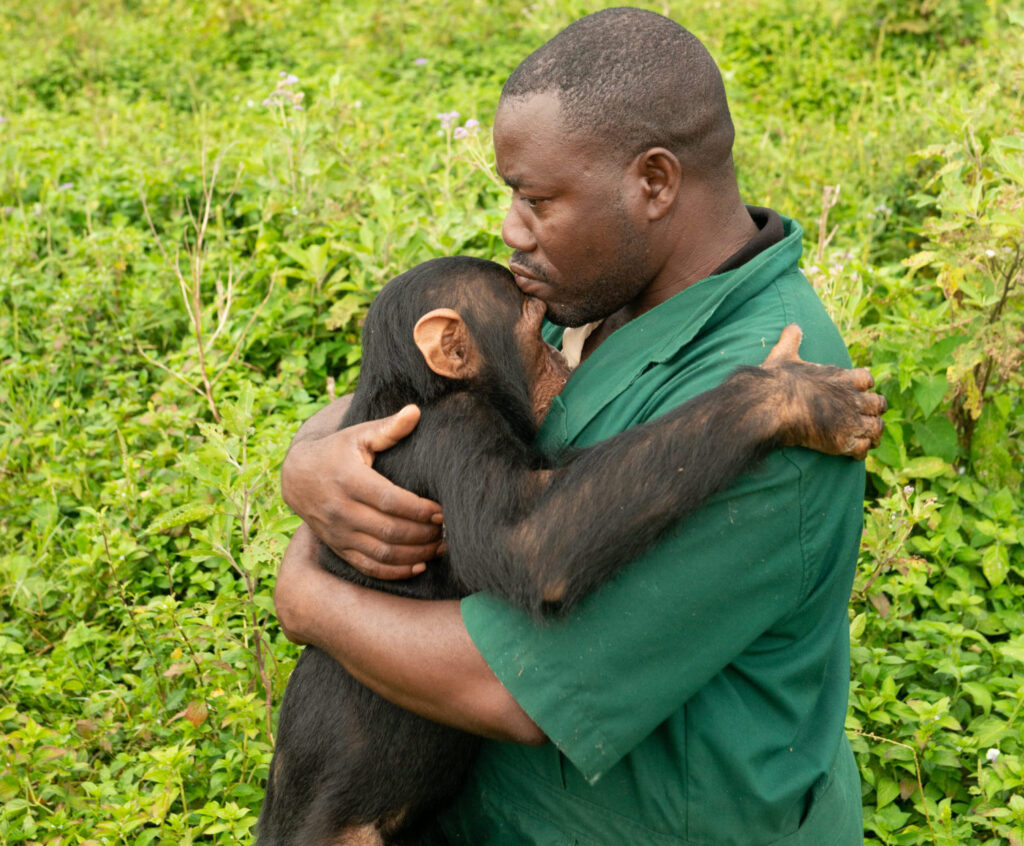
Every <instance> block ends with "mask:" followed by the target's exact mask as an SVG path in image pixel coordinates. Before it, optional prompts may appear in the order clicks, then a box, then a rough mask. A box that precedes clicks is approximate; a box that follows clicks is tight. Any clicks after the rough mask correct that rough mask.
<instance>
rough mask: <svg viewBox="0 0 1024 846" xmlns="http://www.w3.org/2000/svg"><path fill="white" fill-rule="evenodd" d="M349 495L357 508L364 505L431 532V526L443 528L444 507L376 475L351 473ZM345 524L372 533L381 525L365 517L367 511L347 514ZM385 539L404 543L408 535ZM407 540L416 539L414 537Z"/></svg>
mask: <svg viewBox="0 0 1024 846" xmlns="http://www.w3.org/2000/svg"><path fill="white" fill-rule="evenodd" d="M347 493H348V495H349V496H350V497H351V498H352V500H353V501H354V502H355V504H356V505H358V504H359V503H362V504H363V505H366V506H369V507H370V508H371V509H373V510H375V511H378V512H381V513H383V514H385V515H387V516H390V517H395V518H397V519H399V520H409V521H412V522H415V523H422V524H424V528H425V529H426V530H428V531H429V530H430V529H431V527H432V526H434V527H437V526H440V524H441V523H442V522H443V520H442V518H441V506H440V505H438V504H437V503H436V502H434V501H433V500H429V499H424V498H423V497H421V496H417V495H416V494H414V493H412V491H407V490H405V488H400V487H399V486H398V485H396V484H394V483H393V482H390V481H388V480H387V479H385V478H384V477H383V476H381V475H378V474H377V473H369V472H364V473H360V474H358V475H357V474H352V476H351V477H350V478H349V479H348V481H347ZM345 522H346V523H347V524H348V525H349V526H352V527H353V528H356V529H359V530H361V531H365V532H373V531H375V530H377V529H376V528H375V526H376V525H377V524H379V523H380V520H379V517H378V519H377V520H376V521H372V520H371V519H369V518H367V517H366V515H365V513H364V512H362V511H359V510H356V511H352V512H348V513H346V514H345ZM360 522H362V525H360ZM383 530H384V531H385V532H388V531H392V532H394V529H391V528H388V527H383ZM384 539H385V540H405V539H407V536H405V535H401V534H394V533H393V534H389V535H387V536H386V537H384ZM408 539H410V540H416V538H415V537H411V538H408Z"/></svg>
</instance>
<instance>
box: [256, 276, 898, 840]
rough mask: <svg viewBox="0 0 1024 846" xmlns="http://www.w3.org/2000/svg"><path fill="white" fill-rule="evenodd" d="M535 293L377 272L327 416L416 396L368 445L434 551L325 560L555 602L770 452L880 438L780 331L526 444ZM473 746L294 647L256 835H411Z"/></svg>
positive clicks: (855, 391)
mask: <svg viewBox="0 0 1024 846" xmlns="http://www.w3.org/2000/svg"><path fill="white" fill-rule="evenodd" d="M543 316H544V306H543V304H542V303H541V302H540V301H539V300H536V299H532V298H527V297H524V296H523V295H522V294H521V293H520V292H519V290H518V289H517V288H516V286H515V283H514V281H513V279H512V276H511V275H510V274H509V272H508V271H507V270H505V269H504V268H503V267H500V266H499V265H496V264H493V263H491V262H487V261H483V260H479V259H472V258H465V257H457V258H441V259H434V260H432V261H428V262H425V263H424V264H421V265H419V266H418V267H415V268H413V269H412V270H410V271H408V272H406V273H403V274H401V275H400V276H398V277H396V278H395V279H393V280H392V281H391V282H389V283H388V284H387V285H386V286H385V287H384V289H383V290H382V291H381V292H380V294H379V295H378V297H377V299H376V301H375V302H374V303H373V305H372V306H371V308H370V311H369V313H368V315H367V317H366V323H365V325H364V327H363V365H362V375H361V376H360V380H359V386H358V388H357V389H356V392H355V395H354V396H353V400H352V405H351V407H350V409H349V411H348V413H347V415H346V417H345V420H344V421H343V425H346V426H347V425H350V424H354V423H359V422H362V421H365V420H371V419H375V418H379V417H384V416H387V415H390V414H393V413H395V412H396V411H398V410H399V409H400V408H402V407H403V406H405V405H407V404H409V403H415V404H417V405H419V406H420V408H421V409H422V416H421V418H420V421H419V424H418V426H417V428H416V430H415V432H414V433H413V434H412V435H411V436H410V437H408V438H406V439H405V440H403V441H402V442H401V443H399V444H398V445H397V446H395V447H394V448H392V449H390V450H388V451H386V452H384V453H382V454H380V455H378V456H377V458H376V462H375V467H376V468H377V469H379V470H380V471H381V472H382V473H383V474H384V475H385V476H387V477H389V478H390V479H391V480H392V481H394V482H396V483H397V484H399V485H401V486H402V487H404V488H407V489H409V490H412V491H414V492H416V493H418V494H420V495H421V496H425V497H428V498H430V499H433V500H436V501H437V502H439V503H441V506H442V508H443V510H444V515H445V531H446V535H445V536H446V540H447V543H448V550H449V551H448V553H447V555H445V556H444V557H442V558H440V559H438V560H436V561H434V562H432V563H431V565H430V566H429V567H428V568H427V570H426V572H424V573H422V574H420V575H418V576H416V577H415V578H412V579H409V580H407V581H405V582H383V581H377V580H375V579H370V578H367V577H365V576H363V575H361V574H360V573H358V572H356V571H355V570H354V569H352V568H351V567H349V566H348V565H347V564H346V563H345V562H343V561H341V560H340V559H339V558H337V557H336V556H335V555H334V554H333V553H332V552H331V551H330V550H329V549H328V548H327V547H326V546H324V547H322V551H321V559H320V561H321V564H322V565H323V566H324V567H325V568H327V569H328V570H330V571H331V572H332V573H334V574H336V575H338V576H341V577H343V578H346V579H350V580H352V581H354V582H357V583H360V584H363V585H369V586H372V587H375V588H378V589H380V590H385V591H390V592H394V593H401V594H404V595H406V596H413V597H419V598H423V599H441V598H454V597H459V596H463V595H465V594H467V593H469V592H473V591H491V592H493V593H496V594H499V595H501V596H503V597H505V598H506V599H507V600H508V601H509V602H512V603H514V604H515V605H517V606H519V607H521V608H522V609H524V610H525V611H526V612H528V613H529V614H531V615H533V616H534V617H536V618H538V619H539V618H541V617H542V616H543V615H544V614H545V613H549V612H556V613H565V612H566V611H567V610H568V609H569V608H571V606H572V605H573V603H575V602H576V601H578V600H579V599H580V598H581V597H582V596H584V595H585V594H587V593H588V592H590V591H592V590H594V589H595V588H597V587H598V586H599V585H600V584H601V583H602V582H604V581H606V580H607V579H608V578H610V577H611V576H612V575H613V574H614V573H615V572H616V570H618V569H619V568H620V567H622V566H624V565H626V564H627V563H628V562H629V561H630V560H631V559H632V558H634V557H635V556H637V555H638V554H640V553H641V552H642V551H643V550H644V549H646V548H647V547H648V546H650V545H651V544H652V543H654V542H655V541H656V540H657V539H658V538H659V536H660V535H661V534H662V533H663V532H664V531H665V530H667V529H668V528H669V527H671V526H672V525H674V524H675V523H677V522H678V521H679V520H680V519H681V518H682V517H683V516H684V515H685V514H687V513H688V512H690V511H692V510H694V509H695V508H696V507H698V506H699V505H700V504H701V503H702V502H704V501H705V500H706V499H707V498H708V497H709V496H711V495H712V494H714V493H715V492H717V491H719V490H721V489H722V488H723V487H725V486H726V485H727V484H728V483H729V482H730V481H731V480H733V479H734V478H735V477H736V476H737V475H738V474H739V473H740V472H742V471H743V470H745V469H747V468H750V467H751V465H752V464H754V463H755V462H756V461H757V460H758V459H759V458H761V457H763V456H764V455H765V454H767V452H768V451H770V450H772V449H774V448H776V447H779V446H784V445H798V446H806V447H810V448H812V449H816V450H819V451H822V452H828V453H832V454H846V455H853V456H855V457H858V458H863V456H864V455H865V454H866V452H867V450H868V448H869V446H870V445H871V444H874V443H877V440H878V437H879V436H880V434H881V420H880V415H881V413H882V412H883V411H884V409H885V400H884V399H882V397H880V396H878V395H876V394H872V393H867V390H868V388H870V386H871V376H870V374H868V373H867V372H866V371H863V370H860V371H857V370H854V371H845V370H842V369H840V368H836V367H826V366H819V365H813V364H805V363H803V362H801V361H800V360H799V358H798V357H797V355H796V350H797V347H798V345H799V340H800V333H799V330H798V329H796V328H795V327H787V329H786V330H785V331H784V332H783V336H782V339H781V340H780V342H779V343H778V344H777V345H776V346H775V348H774V349H773V350H772V351H771V353H770V354H769V356H768V358H767V360H766V361H765V362H764V363H763V364H762V365H761V366H760V367H743V368H739V369H738V370H737V371H736V372H735V373H734V374H733V375H732V376H731V377H730V378H729V379H728V380H726V382H725V383H723V384H722V385H721V386H719V387H718V388H715V389H714V390H711V391H708V392H707V393H705V394H702V395H700V396H698V397H696V398H694V399H693V400H691V401H689V402H687V403H685V404H684V405H682V406H680V407H679V408H678V409H676V410H675V411H673V412H671V413H669V414H667V415H665V416H663V417H661V418H659V419H658V420H656V421H654V422H652V423H647V424H645V425H643V426H638V427H636V428H633V429H631V430H629V431H627V432H624V433H622V434H620V435H617V436H616V437H614V438H611V439H609V440H607V441H604V442H603V443H601V444H598V445H596V446H593V447H590V448H588V449H584V450H579V451H576V452H572V453H570V454H566V455H559V456H554V457H550V456H544V455H540V454H538V452H537V451H535V450H534V448H533V446H532V444H533V439H534V435H535V433H536V430H537V427H538V425H539V421H540V420H542V419H543V417H544V415H545V414H546V412H547V409H548V407H549V406H550V403H551V400H552V399H553V397H554V396H555V395H556V394H557V393H558V392H559V391H560V390H561V388H562V386H563V385H564V383H565V381H566V379H567V378H568V375H569V371H568V368H567V367H566V366H565V364H564V362H563V361H562V359H561V356H560V354H559V353H557V352H556V351H555V350H554V349H552V348H551V347H550V346H548V345H547V344H546V343H545V342H544V341H543V339H542V338H541V335H540V327H541V321H542V319H543ZM477 742H478V741H477V740H476V739H475V738H474V737H472V736H470V735H468V734H465V733H463V732H461V731H458V730H456V729H453V728H449V727H447V726H443V725H439V724H437V723H433V722H431V721H429V720H426V719H424V718H422V717H419V716H417V715H415V714H412V713H410V712H408V711H405V710H403V709H402V708H399V707H398V706H396V705H392V704H391V703H390V702H388V701H386V700H384V699H382V698H381V697H379V696H377V695H376V694H375V693H373V692H372V691H371V690H369V689H368V688H366V687H364V686H363V685H361V684H360V683H359V682H357V681H355V680H354V679H353V678H352V677H351V676H350V675H349V674H348V673H347V672H346V670H345V669H344V668H343V667H342V666H341V665H340V664H338V663H336V662H335V661H334V660H333V659H332V658H331V657H330V656H328V655H327V654H326V653H325V652H322V651H320V650H318V649H316V648H314V647H306V649H305V650H304V652H303V653H302V656H301V658H300V659H299V662H298V664H297V666H296V667H295V671H294V672H293V673H292V676H291V679H290V680H289V682H288V688H287V691H286V693H285V698H284V704H283V706H282V708H281V718H280V724H279V728H278V735H277V749H276V751H275V753H274V759H273V762H272V764H271V769H270V777H269V780H268V784H267V795H266V799H265V801H264V805H263V810H262V812H261V814H260V820H259V827H258V832H259V840H258V843H259V844H260V846H283V844H303V846H305V844H363V843H384V844H389V846H390V845H391V844H395V845H396V846H397V844H413V843H417V842H418V841H419V838H420V836H421V833H422V831H423V828H424V826H425V825H428V824H429V822H430V820H431V819H432V817H433V813H434V811H435V810H436V809H437V808H438V807H439V806H440V805H442V804H443V803H444V802H446V801H447V800H448V799H450V798H451V797H452V796H453V795H454V794H455V793H456V792H457V791H458V789H459V787H460V786H461V784H462V781H463V779H464V777H465V774H466V771H467V768H468V766H469V764H470V763H471V761H472V758H473V755H474V752H475V750H476V746H477Z"/></svg>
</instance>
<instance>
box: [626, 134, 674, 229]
mask: <svg viewBox="0 0 1024 846" xmlns="http://www.w3.org/2000/svg"><path fill="white" fill-rule="evenodd" d="M636 167H637V172H638V176H639V177H640V180H641V184H642V185H643V191H644V198H645V200H646V203H647V219H648V220H661V218H663V217H664V216H665V215H666V214H668V212H669V210H670V209H671V208H672V205H673V204H674V203H675V201H676V197H677V196H678V195H679V188H680V185H681V183H682V178H683V168H682V166H681V165H680V164H679V159H677V158H676V156H675V154H674V153H672V152H671V151H670V150H667V149H665V148H664V147H651V148H650V149H649V150H646V151H644V152H643V153H641V154H640V155H639V156H638V157H637V159H636Z"/></svg>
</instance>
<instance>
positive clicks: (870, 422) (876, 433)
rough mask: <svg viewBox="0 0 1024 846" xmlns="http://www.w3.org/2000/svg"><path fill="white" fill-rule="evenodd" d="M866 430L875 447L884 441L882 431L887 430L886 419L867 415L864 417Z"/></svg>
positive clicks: (872, 445)
mask: <svg viewBox="0 0 1024 846" xmlns="http://www.w3.org/2000/svg"><path fill="white" fill-rule="evenodd" d="M864 426H865V432H866V433H867V438H868V440H869V441H870V442H871V447H872V448H874V447H876V446H878V445H879V444H880V443H881V442H882V432H883V431H884V430H885V421H883V420H882V418H881V417H880V416H879V417H865V418H864Z"/></svg>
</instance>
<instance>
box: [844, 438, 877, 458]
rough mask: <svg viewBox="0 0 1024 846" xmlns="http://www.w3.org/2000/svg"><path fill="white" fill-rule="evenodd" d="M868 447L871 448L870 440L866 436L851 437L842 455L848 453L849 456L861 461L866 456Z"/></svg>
mask: <svg viewBox="0 0 1024 846" xmlns="http://www.w3.org/2000/svg"><path fill="white" fill-rule="evenodd" d="M869 449H871V441H870V440H868V439H867V438H851V439H850V440H849V441H848V442H847V444H846V449H845V450H844V451H843V455H848V456H850V458H855V459H857V461H863V460H864V459H865V458H867V455H868V450H869Z"/></svg>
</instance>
